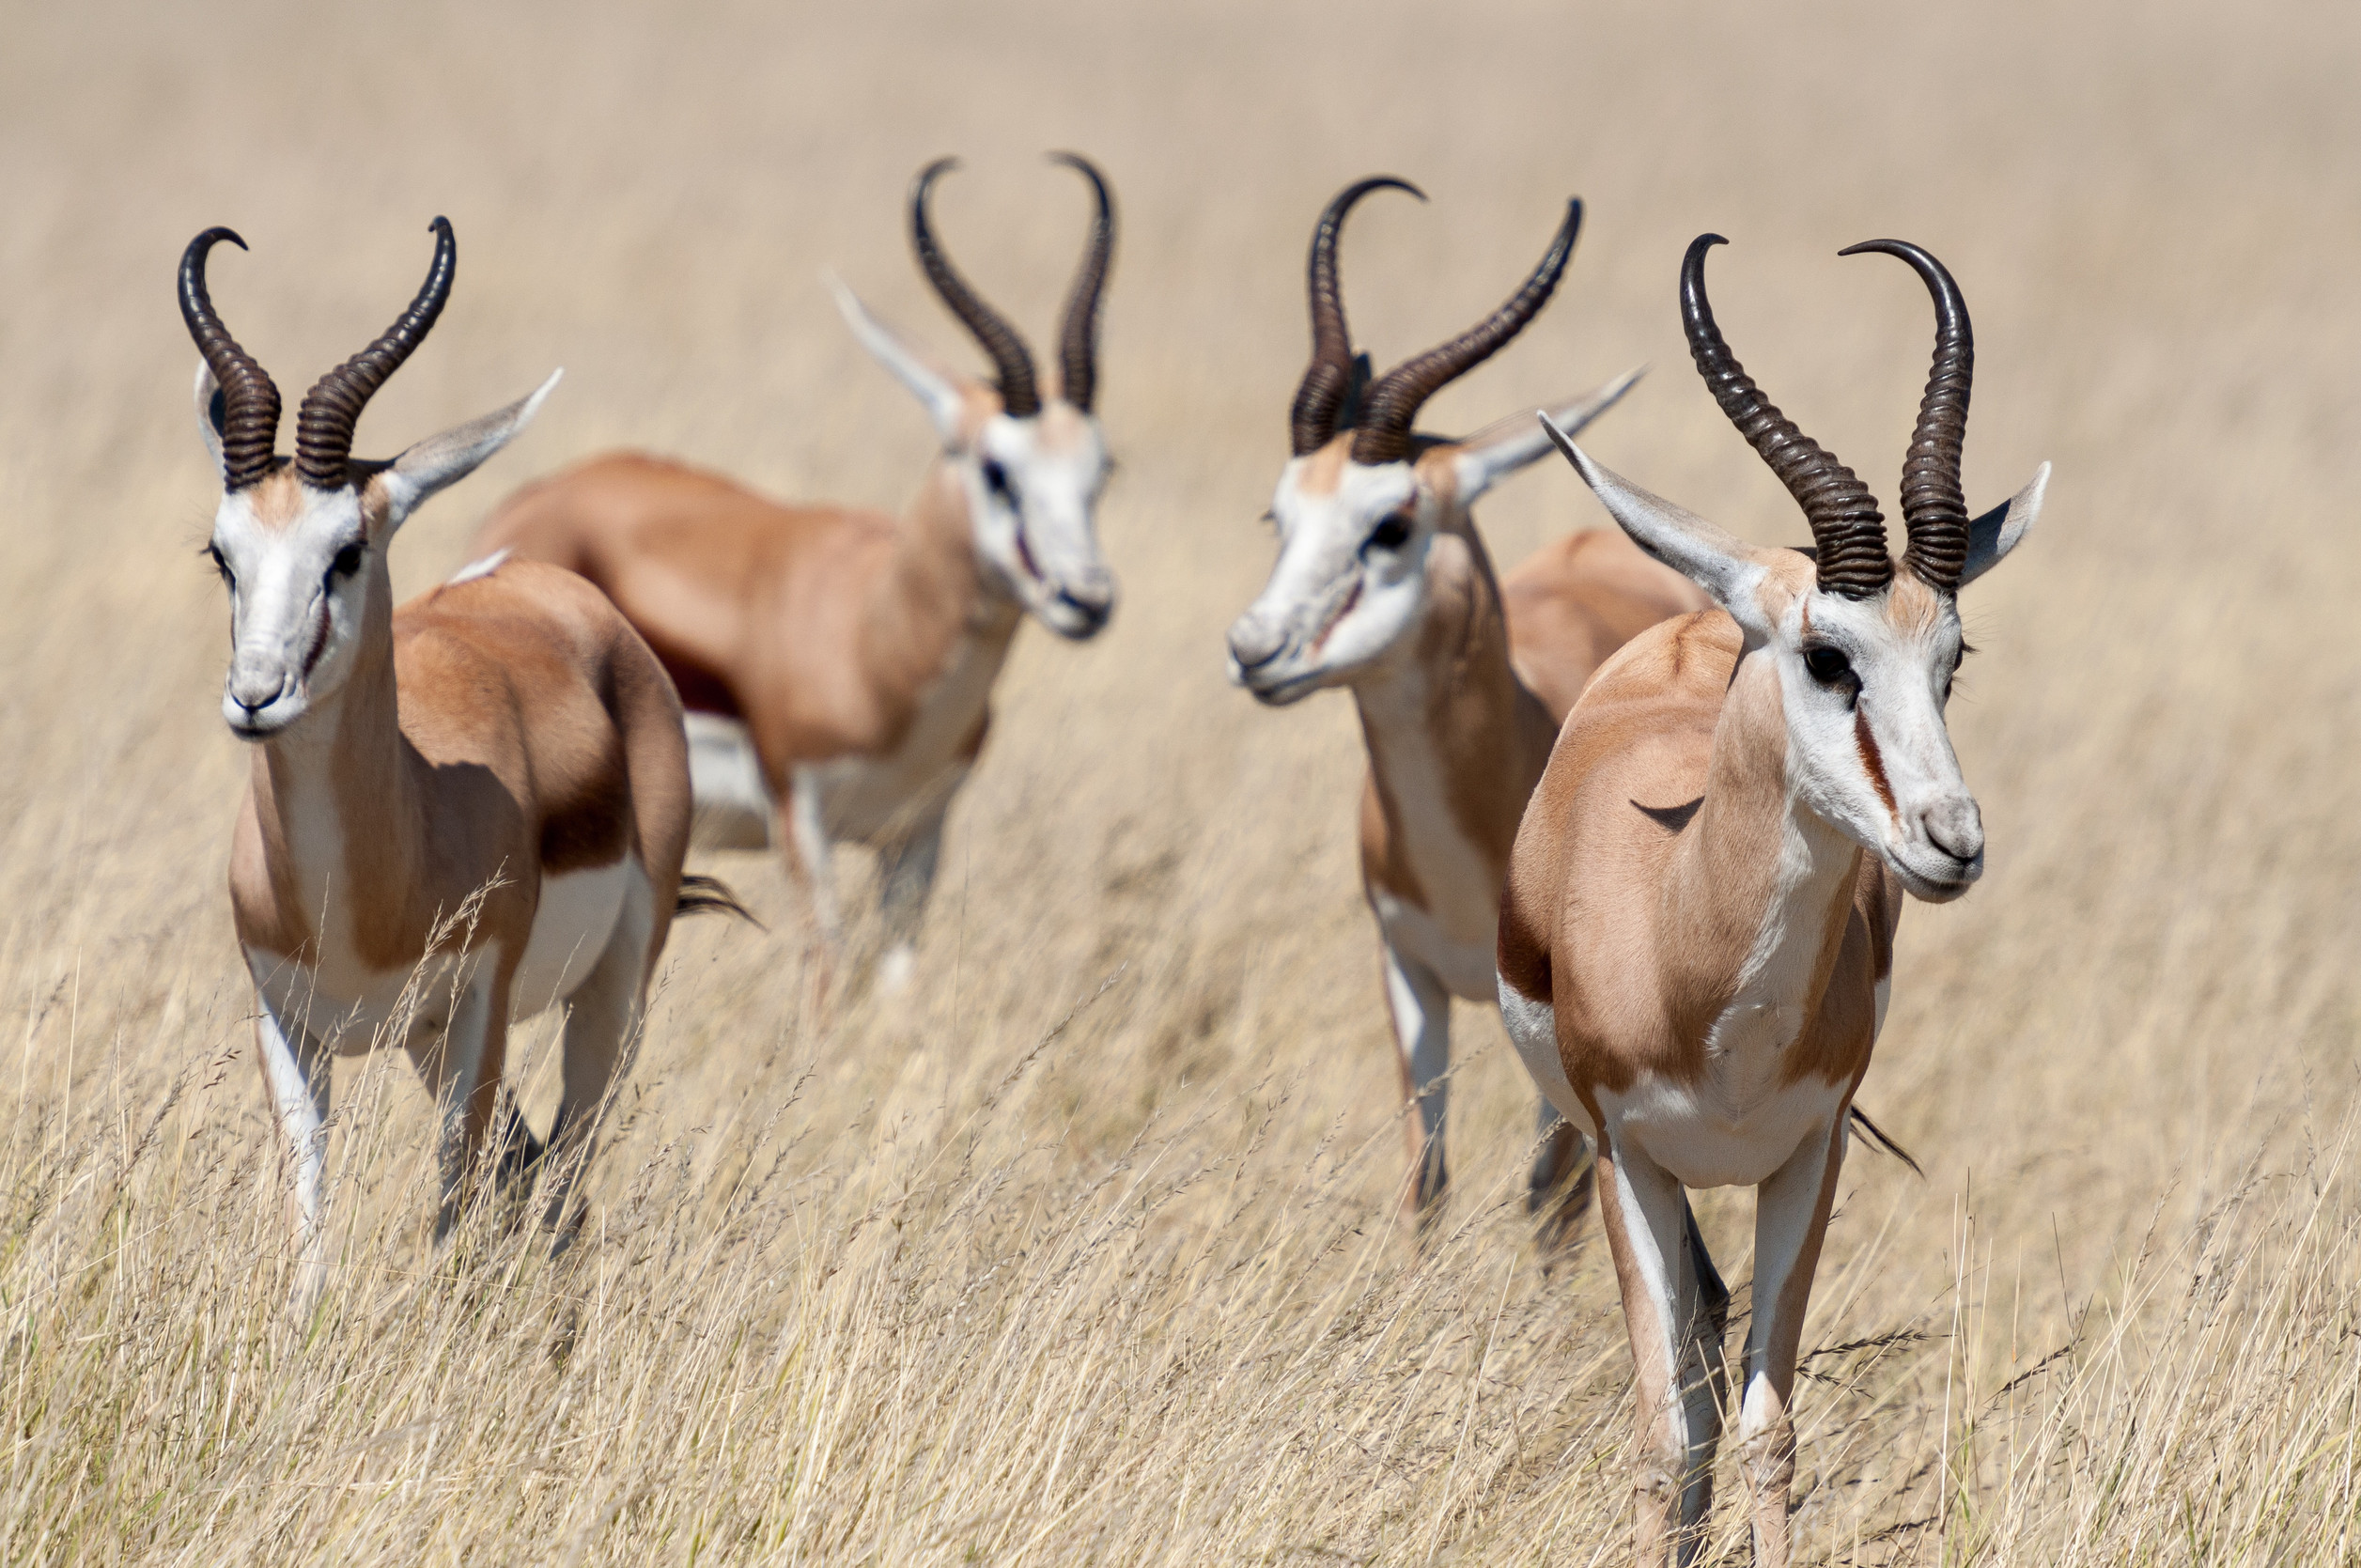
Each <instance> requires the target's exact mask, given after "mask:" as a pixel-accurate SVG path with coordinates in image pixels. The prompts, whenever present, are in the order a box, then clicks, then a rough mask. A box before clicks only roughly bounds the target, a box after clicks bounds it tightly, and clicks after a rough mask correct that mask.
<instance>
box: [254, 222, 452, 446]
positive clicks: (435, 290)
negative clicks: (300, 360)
mask: <svg viewBox="0 0 2361 1568" xmlns="http://www.w3.org/2000/svg"><path fill="white" fill-rule="evenodd" d="M427 227H428V228H429V229H431V230H432V231H433V233H434V260H433V261H432V262H430V263H429V264H428V265H427V281H426V282H425V283H423V284H421V285H419V287H418V295H417V297H416V298H415V299H413V300H412V301H411V302H410V308H409V309H408V310H405V311H403V312H402V313H401V315H400V316H398V317H396V318H395V320H394V324H393V325H392V326H390V327H388V328H386V329H385V331H384V332H382V333H381V334H379V335H378V339H377V341H376V342H374V343H372V344H370V345H369V346H368V347H367V348H365V349H362V350H361V351H360V352H359V353H357V354H355V355H353V356H352V357H351V358H350V359H349V360H347V361H345V362H344V363H343V364H342V365H338V366H336V367H335V368H334V370H331V371H329V372H328V374H326V375H325V376H322V377H321V378H320V379H319V380H317V381H315V382H313V383H312V389H311V390H310V391H309V392H306V393H305V394H303V404H302V406H301V407H300V408H298V409H297V410H296V411H295V472H296V474H297V475H298V476H299V477H301V478H302V480H303V483H304V484H306V485H308V486H310V487H311V488H312V489H316V490H338V489H344V487H345V486H346V485H348V484H349V483H351V473H350V468H349V464H350V461H351V458H352V431H353V427H355V426H356V425H358V424H359V423H360V422H361V411H362V410H363V409H365V408H366V407H367V406H368V402H369V399H370V398H371V397H374V396H377V389H378V388H380V387H381V386H383V385H384V384H385V379H386V378H387V377H388V376H391V375H392V374H393V373H394V372H395V371H396V370H398V369H400V368H401V365H402V361H404V360H406V359H408V358H409V357H410V356H411V354H412V352H413V351H415V350H416V349H417V347H418V345H419V344H421V343H423V342H425V341H426V338H427V333H428V332H429V331H430V330H432V328H433V326H434V323H435V318H437V317H439V316H441V315H442V314H443V303H444V302H445V301H447V300H448V299H450V297H451V280H452V277H453V276H454V274H456V273H457V272H458V265H459V242H458V240H457V239H456V238H454V237H453V235H452V233H451V220H450V219H448V218H437V219H436V220H435V221H434V222H433V223H431V224H429V225H427Z"/></svg>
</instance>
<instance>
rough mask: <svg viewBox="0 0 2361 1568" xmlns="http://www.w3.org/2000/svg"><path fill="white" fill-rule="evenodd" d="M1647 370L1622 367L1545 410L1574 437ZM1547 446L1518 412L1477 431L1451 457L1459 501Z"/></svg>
mask: <svg viewBox="0 0 2361 1568" xmlns="http://www.w3.org/2000/svg"><path fill="white" fill-rule="evenodd" d="M1647 373H1648V367H1647V366H1646V365H1641V366H1639V368H1638V369H1637V370H1626V371H1624V372H1623V374H1622V375H1620V376H1618V377H1616V378H1615V379H1614V380H1611V381H1609V382H1608V383H1607V384H1606V385H1605V386H1602V387H1595V388H1593V389H1592V390H1591V391H1589V392H1586V393H1584V394H1583V395H1582V396H1579V397H1577V398H1573V399H1571V400H1570V401H1568V402H1564V403H1561V404H1560V405H1559V406H1558V407H1556V408H1554V409H1552V410H1550V411H1549V415H1550V419H1551V421H1552V423H1554V424H1555V425H1556V426H1557V427H1558V428H1559V429H1560V430H1561V431H1562V432H1563V433H1564V434H1566V435H1569V436H1573V435H1578V434H1580V433H1581V431H1582V427H1584V426H1586V425H1588V424H1590V423H1591V421H1592V420H1593V419H1596V418H1597V417H1598V416H1599V415H1601V414H1603V413H1605V412H1606V411H1608V410H1609V409H1611V408H1613V407H1614V406H1615V405H1616V403H1617V402H1619V401H1620V400H1621V399H1622V397H1623V394H1624V393H1626V392H1629V391H1630V390H1631V389H1632V387H1633V386H1634V385H1635V384H1636V383H1637V382H1638V381H1639V378H1640V377H1642V376H1644V375H1646V374H1647ZM1548 450H1549V433H1548V432H1547V431H1546V430H1544V429H1543V428H1542V427H1540V426H1538V425H1536V424H1534V423H1533V422H1531V421H1530V420H1529V419H1527V418H1526V417H1525V416H1524V415H1522V414H1516V415H1513V416H1512V417H1510V418H1507V419H1503V420H1501V421H1500V422H1499V424H1497V425H1495V426H1492V427H1489V428H1487V429H1483V430H1479V431H1477V432H1476V433H1475V434H1474V435H1472V436H1469V437H1468V439H1467V440H1466V441H1464V442H1460V445H1459V452H1458V455H1457V456H1456V457H1455V458H1452V466H1453V470H1454V477H1456V478H1457V480H1458V481H1459V499H1460V500H1461V502H1463V503H1470V502H1473V501H1474V500H1475V499H1476V497H1478V496H1480V495H1482V494H1483V492H1484V491H1486V490H1488V489H1491V488H1492V487H1493V486H1494V485H1496V484H1498V483H1499V482H1500V481H1501V480H1502V479H1505V478H1507V477H1508V476H1509V475H1510V474H1514V473H1515V472H1516V471H1517V470H1518V469H1520V468H1523V467H1524V466H1525V465H1526V464H1527V463H1530V462H1531V461H1532V460H1533V459H1534V458H1538V457H1540V456H1541V455H1542V454H1543V453H1545V452H1546V451H1548Z"/></svg>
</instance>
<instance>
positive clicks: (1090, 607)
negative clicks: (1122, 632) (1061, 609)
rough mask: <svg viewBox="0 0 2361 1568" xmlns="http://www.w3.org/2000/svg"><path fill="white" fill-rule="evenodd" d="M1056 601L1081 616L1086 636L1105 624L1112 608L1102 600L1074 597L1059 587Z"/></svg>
mask: <svg viewBox="0 0 2361 1568" xmlns="http://www.w3.org/2000/svg"><path fill="white" fill-rule="evenodd" d="M1058 602H1059V603H1060V604H1063V605H1064V606H1065V607H1066V608H1067V609H1068V610H1071V611H1073V612H1074V613H1075V614H1077V615H1079V616H1080V617H1081V619H1082V632H1083V635H1084V636H1088V635H1089V634H1090V633H1092V632H1095V631H1096V630H1097V629H1099V628H1101V627H1103V626H1105V625H1106V624H1107V617H1108V616H1109V615H1110V614H1111V613H1113V609H1114V607H1113V606H1112V605H1110V604H1107V603H1105V602H1103V601H1094V600H1091V599H1086V598H1075V597H1074V596H1073V595H1072V594H1069V593H1067V592H1065V591H1064V589H1060V590H1059V591H1058Z"/></svg>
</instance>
